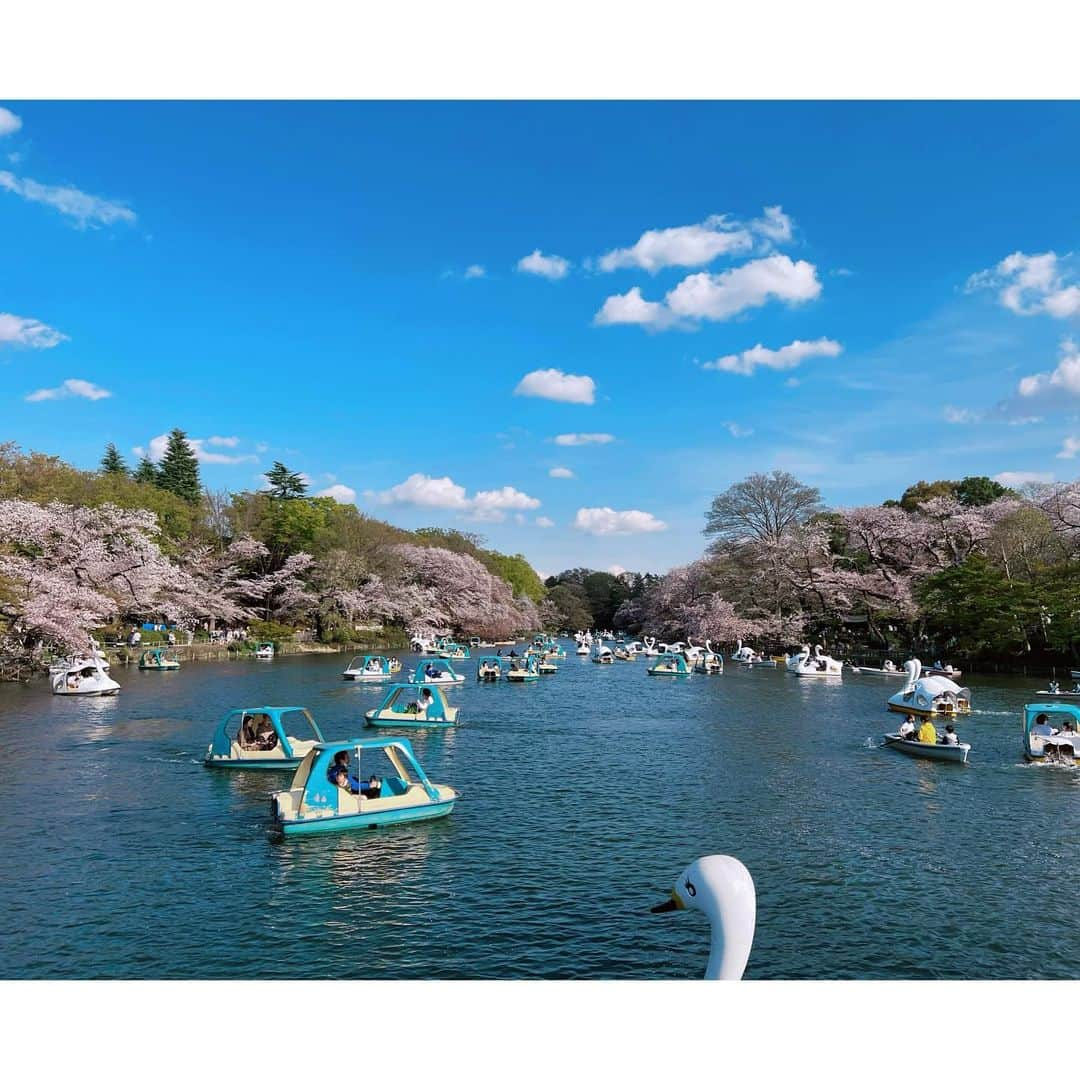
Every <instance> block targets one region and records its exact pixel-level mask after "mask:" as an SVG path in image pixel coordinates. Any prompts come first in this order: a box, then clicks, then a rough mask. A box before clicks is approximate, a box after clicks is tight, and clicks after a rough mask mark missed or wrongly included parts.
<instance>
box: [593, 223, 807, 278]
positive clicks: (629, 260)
mask: <svg viewBox="0 0 1080 1080" xmlns="http://www.w3.org/2000/svg"><path fill="white" fill-rule="evenodd" d="M792 228H793V223H792V220H791V218H790V217H788V215H787V214H785V213H784V211H783V209H782V208H781V207H779V206H766V207H765V208H764V210H763V211H762V216H761V217H760V218H754V220H753V221H751V222H749V223H746V222H742V221H739V220H738V219H736V218H732V217H731V216H730V215H728V214H713V215H711V216H710V217H707V218H706V219H705V220H704V221H702V222H701V223H700V224H697V225H677V226H675V227H673V228H668V229H648V230H647V231H646V232H643V233H642V234H641V236H640V237H639V238H638V240H637V242H636V243H635V244H634V245H633V246H632V247H626V248H616V249H615V250H614V251H609V252H608V253H607V254H606V255H601V256H600V258H599V259H597V260H596V266H597V267H598V269H600V270H603V271H607V272H610V271H612V270H622V269H626V268H630V267H633V268H637V269H641V270H647V271H648V272H649V273H650V274H655V273H657V271H659V270H663V269H664V268H665V267H668V266H707V265H708V264H709V263H711V262H712V261H713V259H717V258H719V257H720V256H721V255H737V254H740V253H743V252H749V251H750V250H752V249H753V247H754V244H755V239H757V240H760V241H762V242H763V243H761V244H760V245H759V246H762V247H765V248H766V249H767V248H768V247H769V246H770V245H771V244H781V243H786V242H787V241H789V240H790V239H791V236H792Z"/></svg>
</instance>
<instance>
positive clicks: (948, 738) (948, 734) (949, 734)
mask: <svg viewBox="0 0 1080 1080" xmlns="http://www.w3.org/2000/svg"><path fill="white" fill-rule="evenodd" d="M941 744H942V746H959V745H960V740H959V739H958V738H957V737H956V731H955V730H954V729H953V726H952V724H946V725H945V734H944V735H942V736H941Z"/></svg>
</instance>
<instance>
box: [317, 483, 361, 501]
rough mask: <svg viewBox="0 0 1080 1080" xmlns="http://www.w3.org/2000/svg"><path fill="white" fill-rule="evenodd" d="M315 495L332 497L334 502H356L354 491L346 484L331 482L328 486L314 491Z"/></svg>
mask: <svg viewBox="0 0 1080 1080" xmlns="http://www.w3.org/2000/svg"><path fill="white" fill-rule="evenodd" d="M315 497H316V498H318V499H333V500H334V502H339V503H355V502H356V492H355V491H353V489H352V488H351V487H348V486H347V485H346V484H331V485H330V486H329V487H328V488H323V489H322V491H317V492H315Z"/></svg>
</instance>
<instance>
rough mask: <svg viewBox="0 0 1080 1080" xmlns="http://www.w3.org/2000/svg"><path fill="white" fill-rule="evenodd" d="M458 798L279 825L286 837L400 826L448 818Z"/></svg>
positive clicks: (279, 822)
mask: <svg viewBox="0 0 1080 1080" xmlns="http://www.w3.org/2000/svg"><path fill="white" fill-rule="evenodd" d="M456 802H457V797H456V796H455V797H454V798H452V799H444V800H441V801H440V802H435V803H428V804H427V805H426V806H403V807H398V808H395V809H391V810H365V811H364V812H363V813H361V814H341V815H337V816H334V817H324V818H312V819H310V820H307V821H281V820H280V819H279V820H278V827H279V828H280V829H281V831H282V832H283V833H284V834H285V835H286V836H306V835H311V834H314V833H326V832H342V831H344V830H346V829H377V828H380V827H384V826H386V825H401V824H403V823H405V822H410V821H425V820H427V819H428V818H439V817H446V815H447V814H449V813H450V812H451V811H452V810H453V809H454V804H455V803H456Z"/></svg>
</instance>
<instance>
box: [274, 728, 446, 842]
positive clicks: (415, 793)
mask: <svg viewBox="0 0 1080 1080" xmlns="http://www.w3.org/2000/svg"><path fill="white" fill-rule="evenodd" d="M339 755H342V756H343V757H344V758H347V764H345V765H339V764H338V759H339ZM342 772H344V777H345V780H344V781H343V780H342V779H341V775H342ZM361 778H362V779H361ZM456 801H457V792H456V791H455V790H454V789H453V788H451V787H448V786H447V785H445V784H435V783H432V782H431V781H430V780H429V779H428V777H427V774H426V773H425V772H424V769H423V767H422V766H421V764H420V762H419V761H418V760H417V759H416V755H415V754H414V753H413V748H412V744H411V743H410V742H409V740H408V739H349V740H346V741H344V742H330V743H328V742H319V743H316V744H315V746H314V747H312V749H311V750H310V751H308V754H307V756H306V757H305V758H304V760H303V762H302V763H301V765H300V768H298V769H297V770H296V775H295V776H294V777H293V779H292V784H291V785H290V787H289V789H288V790H287V791H278V792H276V793H275V794H274V795H273V796H272V806H273V814H274V819H275V821H276V823H277V825H278V826H279V827H280V828H281V830H282V831H283V832H284V833H285V835H286V836H289V835H295V834H302V833H317V832H332V831H336V830H341V829H370V828H375V827H377V826H380V825H394V824H398V823H400V822H407V821H420V820H423V819H424V818H432V817H443V816H445V815H446V814H449V813H450V811H451V810H453V809H454V803H455V802H456Z"/></svg>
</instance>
